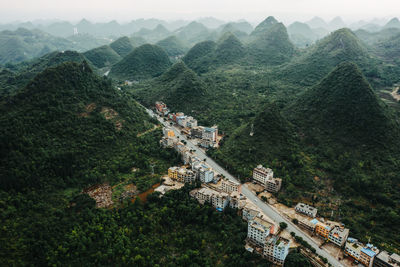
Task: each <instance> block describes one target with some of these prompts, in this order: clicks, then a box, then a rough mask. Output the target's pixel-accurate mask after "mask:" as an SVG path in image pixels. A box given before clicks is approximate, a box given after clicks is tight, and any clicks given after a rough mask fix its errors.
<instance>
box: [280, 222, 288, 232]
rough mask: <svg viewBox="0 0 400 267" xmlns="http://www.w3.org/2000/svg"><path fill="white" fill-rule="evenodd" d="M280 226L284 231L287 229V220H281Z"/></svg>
mask: <svg viewBox="0 0 400 267" xmlns="http://www.w3.org/2000/svg"><path fill="white" fill-rule="evenodd" d="M279 228H281V230H282V231H283V230H285V229H286V228H287V223H285V222H280V223H279Z"/></svg>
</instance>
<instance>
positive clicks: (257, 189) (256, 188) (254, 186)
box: [245, 182, 265, 193]
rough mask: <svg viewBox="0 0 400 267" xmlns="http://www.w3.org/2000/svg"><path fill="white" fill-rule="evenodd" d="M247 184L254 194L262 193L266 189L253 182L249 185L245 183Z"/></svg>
mask: <svg viewBox="0 0 400 267" xmlns="http://www.w3.org/2000/svg"><path fill="white" fill-rule="evenodd" d="M245 184H246V186H247V187H248V188H249V189H250V190H252V191H254V192H256V193H258V192H262V191H264V189H265V188H264V187H263V186H262V185H259V184H253V183H252V182H247V183H245Z"/></svg>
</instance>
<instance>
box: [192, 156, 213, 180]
mask: <svg viewBox="0 0 400 267" xmlns="http://www.w3.org/2000/svg"><path fill="white" fill-rule="evenodd" d="M192 170H193V171H194V172H195V173H196V174H197V177H198V178H199V180H200V181H201V182H202V183H210V182H212V181H213V180H214V171H213V170H212V169H211V167H210V166H208V165H207V164H206V163H205V162H204V161H196V162H195V163H193V164H192Z"/></svg>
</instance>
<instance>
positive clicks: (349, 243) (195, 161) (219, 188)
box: [155, 102, 400, 267]
mask: <svg viewBox="0 0 400 267" xmlns="http://www.w3.org/2000/svg"><path fill="white" fill-rule="evenodd" d="M155 112H156V113H157V114H158V116H159V117H160V118H162V119H163V120H165V121H166V122H169V126H166V125H168V124H164V125H165V127H164V128H163V137H162V139H161V140H160V144H161V145H162V146H163V147H165V148H167V147H169V148H173V149H175V150H176V151H177V152H178V153H179V155H180V156H181V159H182V162H183V165H182V166H172V167H170V168H169V169H168V175H167V176H166V177H164V183H163V184H162V185H160V186H159V187H158V188H156V189H155V191H158V192H160V193H161V194H165V193H166V192H167V191H169V190H173V189H178V188H181V187H182V186H184V184H186V183H195V182H200V183H201V186H200V188H196V189H194V190H192V191H191V192H190V195H191V196H192V197H193V198H195V199H196V200H197V201H198V202H199V203H201V204H204V203H209V204H211V205H212V206H213V207H214V208H215V209H216V210H217V211H220V212H221V211H223V210H224V209H226V208H227V207H229V208H232V209H237V210H238V213H239V214H240V215H241V216H242V218H243V220H245V221H247V223H248V232H247V238H246V246H245V247H246V249H247V250H248V251H250V252H255V253H258V254H260V255H262V256H263V257H265V258H266V259H267V260H268V261H270V262H272V263H273V264H274V265H277V266H283V264H284V262H285V258H286V256H287V255H288V254H289V250H290V249H292V248H295V247H298V246H299V244H298V240H299V239H296V238H295V235H294V233H293V232H292V233H288V231H285V228H286V227H285V224H286V223H282V222H281V223H279V222H276V221H274V220H272V219H271V218H269V217H268V216H267V214H265V213H264V212H262V210H261V209H260V208H259V207H257V205H255V203H253V202H252V201H250V200H249V199H248V198H247V197H246V196H244V194H242V192H241V188H242V186H243V185H242V184H240V183H238V182H236V181H232V180H229V179H227V178H226V177H225V176H224V175H222V174H220V173H218V172H217V171H216V170H214V169H213V168H212V167H211V166H210V165H209V164H207V161H206V158H204V159H201V158H199V156H198V155H197V154H196V149H193V148H192V149H190V148H189V147H188V146H187V145H186V144H187V142H186V141H185V140H183V139H179V136H178V135H177V134H175V131H177V132H178V133H179V132H180V133H181V134H182V135H184V136H185V137H186V138H187V139H190V140H191V141H192V143H193V144H196V145H197V146H198V149H203V150H205V149H208V148H217V147H218V145H219V141H220V140H221V138H222V136H220V135H219V134H218V127H217V126H212V127H204V126H199V125H198V123H197V120H196V119H195V118H193V117H191V116H187V115H185V114H183V113H181V112H177V113H171V112H170V110H169V109H168V107H167V105H166V104H164V103H162V102H156V105H155ZM174 130H175V131H174ZM244 185H245V186H246V187H247V188H249V189H250V190H251V191H253V193H255V194H256V195H257V196H258V197H259V198H261V201H265V202H266V203H267V204H268V205H270V206H271V207H273V208H274V209H275V210H276V211H278V212H279V213H280V214H281V215H283V216H284V217H286V218H287V219H289V220H290V221H291V222H293V223H294V224H295V225H297V226H298V227H299V228H300V229H301V230H302V232H304V233H306V234H307V235H308V236H310V237H311V238H312V239H313V240H314V241H315V242H316V243H317V244H320V248H322V247H324V248H325V250H327V251H328V252H329V253H330V254H331V255H332V256H334V257H335V258H337V259H338V260H339V261H340V262H341V264H343V265H344V266H366V267H373V266H377V267H383V266H394V267H400V256H399V255H397V254H395V253H392V254H391V253H389V252H387V251H384V250H379V249H378V248H377V247H376V246H374V245H373V244H370V243H368V244H363V243H361V242H359V241H358V240H357V239H355V238H352V237H350V236H349V235H350V229H348V228H346V227H345V225H343V224H342V223H340V222H334V221H329V220H326V219H324V218H323V217H318V215H317V214H318V209H317V208H315V207H313V206H310V205H308V204H306V203H297V205H296V206H295V207H287V206H284V205H282V204H280V203H278V202H277V201H276V198H275V197H274V194H276V193H277V192H279V190H280V189H281V187H282V179H281V178H275V177H274V173H273V170H272V169H270V168H266V167H264V166H262V165H257V166H256V167H255V168H254V169H253V173H252V181H251V182H247V183H245V184H244ZM304 254H306V255H307V256H309V255H310V251H304ZM311 254H312V253H311ZM312 262H313V265H315V266H326V265H325V263H326V259H325V260H324V259H323V258H318V257H315V258H314V259H313V261H312Z"/></svg>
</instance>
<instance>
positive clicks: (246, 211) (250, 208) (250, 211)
mask: <svg viewBox="0 0 400 267" xmlns="http://www.w3.org/2000/svg"><path fill="white" fill-rule="evenodd" d="M259 214H260V210H259V209H258V208H257V207H256V206H254V205H253V204H252V203H247V204H246V205H245V206H244V207H243V209H242V219H243V220H245V221H251V220H253V219H254V218H255V217H257V216H258V215H259Z"/></svg>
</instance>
